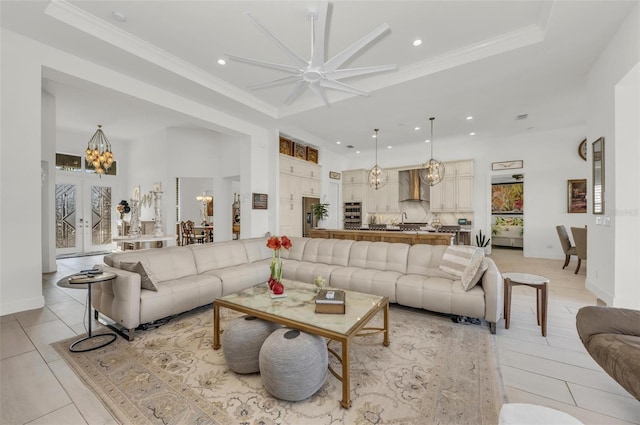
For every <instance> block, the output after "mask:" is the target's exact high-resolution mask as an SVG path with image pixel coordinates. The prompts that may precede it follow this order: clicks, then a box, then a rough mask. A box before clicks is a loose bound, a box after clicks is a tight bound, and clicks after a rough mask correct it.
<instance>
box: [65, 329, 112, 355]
mask: <svg viewBox="0 0 640 425" xmlns="http://www.w3.org/2000/svg"><path fill="white" fill-rule="evenodd" d="M100 337H108V338H106V341H105V342H103V343H101V344H99V345H91V344H87V345H89V347H88V348H76V346H77V345H79V344H82V343H83V342H85V341H91V340H93V339H96V338H100ZM117 337H118V336H117V335H116V334H114V333H111V332H110V333H104V334H98V335H91V336H86V337H84V338H82V339H79V340H77V341H75V342H74V343H73V344H71V345H70V346H69V351H72V352H74V353H84V352H87V351H93V350H97V349H98V348H102V347H105V346H107V345H109V344H111V343H112V342H113V341H115V340H116V338H117Z"/></svg>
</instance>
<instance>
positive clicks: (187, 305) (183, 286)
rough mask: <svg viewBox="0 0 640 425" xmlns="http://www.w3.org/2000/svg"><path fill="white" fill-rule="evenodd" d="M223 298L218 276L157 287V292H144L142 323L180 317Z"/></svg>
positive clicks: (180, 280) (141, 294) (182, 280)
mask: <svg viewBox="0 0 640 425" xmlns="http://www.w3.org/2000/svg"><path fill="white" fill-rule="evenodd" d="M221 295H222V282H221V281H220V279H218V278H217V277H216V276H212V275H207V274H200V275H199V274H195V275H192V276H188V277H183V278H181V279H174V280H168V281H165V282H162V283H160V284H158V291H157V292H154V291H144V290H143V291H141V293H140V323H148V322H151V321H153V320H158V319H161V318H163V317H167V316H172V315H175V314H180V313H183V312H185V311H189V310H192V309H194V308H196V307H200V306H203V305H207V304H211V303H212V302H213V301H214V300H215V299H216V298H218V297H220V296H221Z"/></svg>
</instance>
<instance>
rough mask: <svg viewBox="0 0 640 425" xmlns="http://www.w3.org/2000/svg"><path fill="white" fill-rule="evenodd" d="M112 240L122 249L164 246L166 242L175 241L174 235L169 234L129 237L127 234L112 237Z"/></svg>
mask: <svg viewBox="0 0 640 425" xmlns="http://www.w3.org/2000/svg"><path fill="white" fill-rule="evenodd" d="M112 240H113V241H114V242H116V243H117V244H118V247H120V249H122V250H123V251H127V250H136V249H145V248H164V247H165V246H167V245H168V242H170V241H175V240H176V237H175V235H169V236H151V235H140V236H138V237H137V238H130V237H129V236H116V237H114V238H112Z"/></svg>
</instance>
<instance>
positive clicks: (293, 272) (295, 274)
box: [282, 260, 340, 286]
mask: <svg viewBox="0 0 640 425" xmlns="http://www.w3.org/2000/svg"><path fill="white" fill-rule="evenodd" d="M339 268H340V266H336V265H333V264H323V263H312V262H309V261H294V260H282V277H283V278H285V279H289V280H297V281H298V282H305V283H313V281H314V279H315V278H316V277H317V276H322V277H323V278H324V280H325V281H326V282H327V285H329V286H331V274H332V273H333V271H334V270H336V269H339Z"/></svg>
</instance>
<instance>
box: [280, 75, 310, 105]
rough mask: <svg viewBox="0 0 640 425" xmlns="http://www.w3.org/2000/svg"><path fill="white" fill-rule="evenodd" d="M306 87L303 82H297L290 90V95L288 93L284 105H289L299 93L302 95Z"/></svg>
mask: <svg viewBox="0 0 640 425" xmlns="http://www.w3.org/2000/svg"><path fill="white" fill-rule="evenodd" d="M306 86H307V83H306V82H305V81H303V80H300V81H298V82H297V83H296V85H295V86H294V87H293V90H291V93H289V96H287V98H286V99H285V100H284V103H285V105H290V104H291V103H292V102H293V101H294V100H295V99H296V98H297V97H298V96H300V93H302V91H303V90H304V89H305V87H306Z"/></svg>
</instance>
